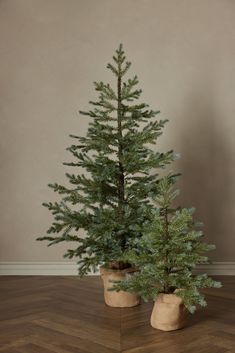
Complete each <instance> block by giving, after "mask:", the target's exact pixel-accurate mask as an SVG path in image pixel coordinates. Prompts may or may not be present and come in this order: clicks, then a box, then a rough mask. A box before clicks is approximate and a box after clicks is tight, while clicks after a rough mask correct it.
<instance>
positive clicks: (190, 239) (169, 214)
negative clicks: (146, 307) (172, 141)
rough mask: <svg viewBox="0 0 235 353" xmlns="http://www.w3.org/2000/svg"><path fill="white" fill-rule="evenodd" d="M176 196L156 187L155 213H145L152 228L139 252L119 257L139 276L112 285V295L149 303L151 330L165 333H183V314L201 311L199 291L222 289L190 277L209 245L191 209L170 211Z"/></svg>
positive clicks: (166, 185)
mask: <svg viewBox="0 0 235 353" xmlns="http://www.w3.org/2000/svg"><path fill="white" fill-rule="evenodd" d="M177 195H178V190H174V187H173V183H172V180H171V179H169V178H168V177H165V178H163V179H162V180H161V181H160V182H159V183H158V195H157V196H156V197H155V201H156V202H157V207H156V208H155V209H154V210H153V209H151V210H149V212H150V213H151V216H150V218H151V219H152V222H151V223H148V224H147V225H146V227H145V230H144V235H143V236H142V238H141V239H140V241H139V244H138V249H130V250H127V251H126V253H125V254H124V256H123V260H125V261H130V262H131V263H133V264H136V265H137V266H138V268H139V271H138V272H136V273H135V274H134V275H133V276H132V277H131V278H129V279H126V280H125V281H123V282H121V283H118V282H117V283H116V284H114V288H115V289H116V290H119V289H121V290H128V291H129V292H133V293H136V294H138V295H140V296H142V297H143V298H144V299H145V300H150V299H151V300H154V301H155V304H154V307H153V311H152V315H151V325H152V327H154V328H157V329H160V330H164V331H171V330H176V329H179V328H182V327H183V326H184V325H185V320H186V317H187V315H186V314H187V312H190V313H193V312H194V311H195V309H196V305H197V304H199V305H202V306H205V305H206V301H205V299H204V297H203V295H202V294H201V293H200V292H199V289H200V288H206V287H217V288H218V287H220V286H221V284H220V283H219V282H216V281H214V280H213V279H211V278H209V277H208V276H207V275H206V274H198V275H194V274H193V269H194V267H195V265H196V264H202V263H207V262H208V258H207V256H205V255H204V253H205V252H207V251H209V250H212V249H214V245H208V244H206V243H205V242H203V241H202V240H201V239H202V237H203V233H202V231H201V230H199V228H200V226H201V223H199V222H196V221H194V219H193V212H194V209H193V208H180V207H179V208H174V207H173V206H172V203H173V201H174V199H175V197H176V196H177Z"/></svg>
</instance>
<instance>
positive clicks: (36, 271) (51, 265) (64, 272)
mask: <svg viewBox="0 0 235 353" xmlns="http://www.w3.org/2000/svg"><path fill="white" fill-rule="evenodd" d="M77 268H78V265H77V264H76V263H74V262H0V276H6V275H8V276H9V275H12V276H35V275H38V276H76V275H77V274H78V270H77ZM195 272H196V273H204V272H205V273H207V274H208V275H225V276H235V262H214V263H212V264H209V265H199V266H197V269H196V271H195ZM93 274H94V273H91V275H93ZM95 274H98V273H95Z"/></svg>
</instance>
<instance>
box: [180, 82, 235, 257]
mask: <svg viewBox="0 0 235 353" xmlns="http://www.w3.org/2000/svg"><path fill="white" fill-rule="evenodd" d="M208 83H209V82H206V84H207V87H206V89H205V87H204V86H203V87H200V84H199V86H197V87H194V88H193V90H192V91H191V92H190V94H189V96H188V97H187V98H185V103H186V104H185V108H184V112H183V117H182V118H183V121H184V124H181V127H180V128H181V132H180V148H179V152H180V154H181V159H180V160H179V164H178V165H179V170H180V172H181V173H182V177H181V178H180V181H179V184H180V189H181V196H180V201H182V204H183V205H184V204H185V205H187V206H191V205H192V206H194V207H196V210H197V212H196V215H195V216H196V218H197V219H199V220H201V221H202V222H203V223H204V232H205V234H206V237H205V240H206V241H208V242H211V243H213V244H215V245H216V247H217V250H215V251H213V252H212V253H211V254H209V256H210V257H211V258H212V259H214V260H216V261H228V257H229V256H230V258H231V257H232V251H233V250H232V249H231V247H230V246H229V243H228V240H229V238H230V237H231V235H232V234H231V232H232V224H233V222H232V221H233V220H232V217H233V218H234V215H233V214H232V211H231V210H232V208H233V195H232V193H231V185H232V183H233V170H234V169H233V166H232V165H231V158H230V156H231V151H230V148H229V144H228V141H227V140H226V139H225V138H224V134H223V131H222V129H223V125H222V123H221V122H220V121H221V120H222V119H221V116H218V114H219V113H218V112H217V111H216V109H215V107H216V102H214V101H213V89H210V87H209V86H208ZM205 92H209V93H208V94H205ZM221 132H222V133H221ZM230 241H231V245H232V239H231V240H230Z"/></svg>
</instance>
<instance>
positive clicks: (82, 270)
mask: <svg viewBox="0 0 235 353" xmlns="http://www.w3.org/2000/svg"><path fill="white" fill-rule="evenodd" d="M130 66H131V63H130V62H129V61H126V57H125V54H124V51H123V47H122V45H120V46H119V48H118V49H117V50H116V52H115V55H114V56H113V62H112V63H109V64H108V65H107V68H108V69H110V70H111V72H112V73H113V75H114V76H115V79H116V88H112V87H111V85H110V84H109V83H104V82H102V81H101V82H94V86H95V90H96V91H97V92H98V100H97V101H90V102H89V103H90V105H91V110H89V111H80V114H81V115H83V116H85V117H86V118H88V119H89V127H88V131H87V135H86V136H85V137H80V136H77V135H70V137H71V138H73V139H75V141H77V142H76V144H72V145H71V146H70V147H69V148H67V149H68V151H69V152H70V153H71V154H72V155H73V157H74V158H75V161H73V162H70V163H64V164H65V165H66V166H71V167H73V168H74V169H75V170H76V171H75V172H74V173H71V174H70V173H66V176H67V178H68V180H69V182H70V184H72V185H73V187H72V188H71V187H70V188H69V187H67V186H62V185H59V184H57V183H54V184H49V186H50V187H51V188H52V189H53V190H54V191H55V192H57V193H59V194H60V195H61V201H60V202H54V203H52V202H49V203H44V204H43V205H44V206H46V207H47V208H48V209H49V210H50V211H51V212H52V214H53V216H54V222H53V223H52V226H51V227H50V228H49V229H48V231H47V233H48V235H46V236H43V237H39V238H38V239H37V240H47V241H49V244H48V246H50V245H53V244H58V243H60V242H63V241H66V242H74V243H73V244H75V247H73V248H72V249H68V250H67V252H66V253H65V255H64V257H67V258H73V257H75V258H78V262H77V263H78V264H79V274H80V275H84V274H86V273H88V271H89V270H90V269H93V270H95V269H96V267H97V266H98V265H100V264H105V265H106V266H110V267H113V268H119V269H122V268H125V267H128V266H130V264H129V263H126V262H123V261H122V260H121V259H122V254H123V252H124V251H125V250H128V249H131V248H132V247H133V246H136V244H137V243H138V242H137V241H136V240H138V239H140V238H141V236H142V228H143V224H144V223H146V222H147V221H148V214H149V213H148V212H147V210H148V209H151V208H152V205H151V202H150V201H149V197H150V196H151V195H152V194H155V193H156V188H157V183H158V181H159V180H160V177H159V174H158V173H157V170H159V169H162V168H164V167H165V166H166V165H167V164H169V163H171V162H172V161H173V160H174V159H175V154H174V153H173V151H172V150H171V151H168V152H166V153H160V152H154V150H153V149H151V148H150V146H151V144H155V143H156V140H157V139H158V137H159V136H160V135H161V134H162V129H163V127H164V125H165V124H166V122H167V120H156V118H155V117H156V115H157V114H159V113H160V112H159V111H154V110H152V109H149V106H148V105H147V104H145V103H137V102H136V100H138V99H139V97H140V95H141V90H140V89H138V88H136V86H137V84H138V78H137V76H134V77H133V78H128V79H126V80H124V76H125V75H126V73H127V71H128V70H129V68H130ZM154 118H155V119H154ZM84 172H85V173H84ZM171 178H174V175H172V176H171ZM80 229H83V230H84V231H85V234H86V236H85V237H83V236H80V235H79V234H78V231H79V230H80ZM52 233H54V235H53V234H52Z"/></svg>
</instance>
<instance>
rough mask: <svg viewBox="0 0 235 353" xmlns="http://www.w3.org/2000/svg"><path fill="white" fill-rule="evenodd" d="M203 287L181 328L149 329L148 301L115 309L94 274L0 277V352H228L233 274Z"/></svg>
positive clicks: (233, 329) (234, 341) (234, 347)
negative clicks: (202, 302) (200, 304)
mask: <svg viewBox="0 0 235 353" xmlns="http://www.w3.org/2000/svg"><path fill="white" fill-rule="evenodd" d="M219 278H220V279H221V280H222V282H223V285H224V286H223V288H221V289H210V290H207V291H206V297H207V300H208V306H207V308H205V309H203V310H201V309H200V310H198V311H197V312H196V314H194V315H190V317H189V321H188V325H187V327H186V328H184V329H182V330H178V331H173V332H162V331H159V330H154V329H153V328H151V326H150V324H149V317H150V313H151V309H152V303H148V304H146V303H144V304H142V305H140V306H138V307H135V308H129V309H115V308H110V307H107V306H106V305H105V304H104V302H103V293H102V285H101V281H100V278H99V277H88V278H84V279H79V278H77V277H53V276H51V277H49V276H27V277H24V276H21V277H20V276H2V277H0V352H1V353H117V352H123V353H224V352H226V353H234V352H235V336H234V334H235V302H234V299H235V278H234V277H232V276H228V277H219Z"/></svg>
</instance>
